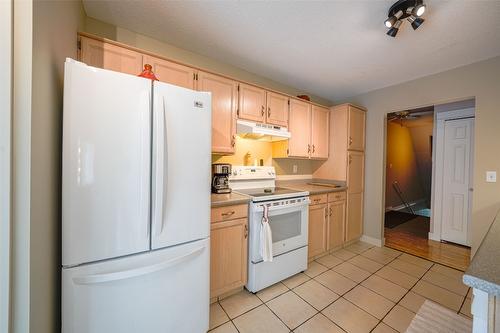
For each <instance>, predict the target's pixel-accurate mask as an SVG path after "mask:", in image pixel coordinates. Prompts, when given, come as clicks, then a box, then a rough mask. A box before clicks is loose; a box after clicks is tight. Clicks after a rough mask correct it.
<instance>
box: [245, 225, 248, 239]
mask: <svg viewBox="0 0 500 333" xmlns="http://www.w3.org/2000/svg"><path fill="white" fill-rule="evenodd" d="M245 238H248V225H246V224H245Z"/></svg>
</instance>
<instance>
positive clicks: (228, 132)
mask: <svg viewBox="0 0 500 333" xmlns="http://www.w3.org/2000/svg"><path fill="white" fill-rule="evenodd" d="M197 89H198V90H199V91H209V92H211V93H212V153H219V154H232V153H234V145H235V135H236V108H237V103H238V83H237V82H236V81H233V80H229V79H226V78H224V77H221V76H218V75H213V74H209V73H206V72H201V71H200V72H198V80H197Z"/></svg>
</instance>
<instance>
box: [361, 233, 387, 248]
mask: <svg viewBox="0 0 500 333" xmlns="http://www.w3.org/2000/svg"><path fill="white" fill-rule="evenodd" d="M360 241H362V242H365V243H368V244H372V245H375V246H378V247H382V245H383V243H384V241H382V240H381V239H377V238H374V237H370V236H366V235H363V236H361V238H360Z"/></svg>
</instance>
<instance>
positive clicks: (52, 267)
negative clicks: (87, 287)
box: [29, 0, 84, 333]
mask: <svg viewBox="0 0 500 333" xmlns="http://www.w3.org/2000/svg"><path fill="white" fill-rule="evenodd" d="M83 24H84V12H83V7H82V4H81V1H79V0H67V1H46V0H35V1H34V4H33V84H32V89H33V95H32V114H31V124H32V126H31V223H30V225H31V230H30V234H31V241H30V321H29V324H30V332H37V333H45V332H47V333H49V332H60V299H61V294H60V286H61V279H60V276H61V195H60V193H61V147H62V114H63V79H64V61H65V58H66V57H72V58H76V56H77V47H76V45H77V32H78V30H79V29H80V28H82V26H83Z"/></svg>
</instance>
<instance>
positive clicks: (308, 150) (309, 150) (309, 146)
mask: <svg viewBox="0 0 500 333" xmlns="http://www.w3.org/2000/svg"><path fill="white" fill-rule="evenodd" d="M307 153H308V154H310V153H311V145H307Z"/></svg>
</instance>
